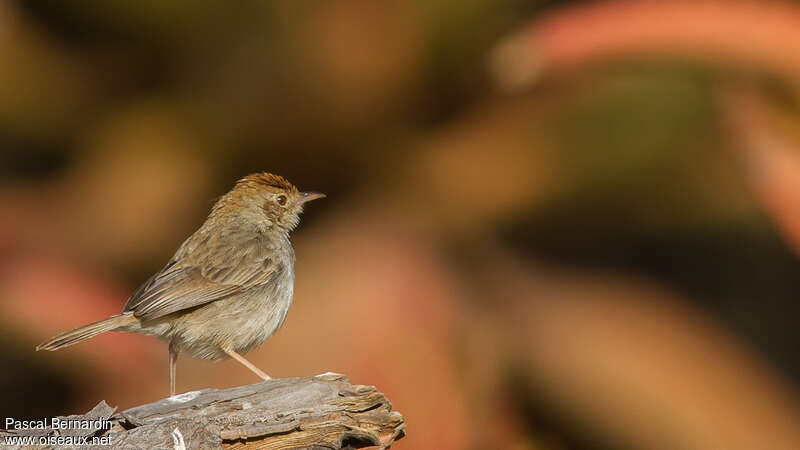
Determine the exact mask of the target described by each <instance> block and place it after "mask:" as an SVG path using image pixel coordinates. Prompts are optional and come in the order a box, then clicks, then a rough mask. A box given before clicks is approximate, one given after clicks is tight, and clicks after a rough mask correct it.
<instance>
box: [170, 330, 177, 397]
mask: <svg viewBox="0 0 800 450" xmlns="http://www.w3.org/2000/svg"><path fill="white" fill-rule="evenodd" d="M177 368H178V349H176V348H175V346H173V345H172V342H170V343H169V396H170V397H172V396H173V395H175V374H176V372H177Z"/></svg>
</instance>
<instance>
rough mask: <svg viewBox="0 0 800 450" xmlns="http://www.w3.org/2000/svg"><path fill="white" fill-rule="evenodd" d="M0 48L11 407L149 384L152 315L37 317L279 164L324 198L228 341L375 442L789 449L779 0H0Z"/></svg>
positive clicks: (794, 138)
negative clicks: (346, 380)
mask: <svg viewBox="0 0 800 450" xmlns="http://www.w3.org/2000/svg"><path fill="white" fill-rule="evenodd" d="M0 67H2V70H0V345H1V346H2V348H3V350H2V352H0V365H2V367H3V369H2V370H1V371H0V415H2V416H3V417H8V416H11V417H15V418H18V419H19V418H42V417H48V416H51V415H56V414H68V413H77V412H83V411H86V410H88V409H89V408H91V407H92V406H93V405H94V404H96V403H97V402H98V401H99V400H100V399H105V400H106V401H107V402H108V403H109V404H111V405H115V406H118V407H119V408H128V407H132V406H134V405H138V404H142V403H146V402H151V401H155V400H157V399H159V398H162V397H163V396H165V395H166V394H167V392H168V379H169V375H168V366H167V361H168V357H167V347H166V345H165V344H164V343H162V342H160V341H158V340H156V339H155V338H151V337H143V336H136V335H125V334H118V333H109V334H107V335H103V336H100V337H97V338H95V339H93V340H91V341H88V342H85V343H83V344H81V345H77V346H75V347H71V348H69V349H66V350H63V351H59V352H56V353H35V352H34V351H33V349H34V347H35V345H36V344H38V343H40V342H42V341H44V340H45V339H47V338H49V337H50V336H53V335H55V334H57V333H60V332H63V331H66V330H69V329H71V328H74V327H77V326H79V325H83V324H85V323H88V322H91V321H95V320H99V319H102V318H105V317H107V316H109V315H112V314H115V313H117V312H119V311H120V309H121V308H122V306H123V304H124V302H125V300H126V298H127V296H128V295H129V294H130V293H131V292H132V291H133V290H134V289H135V288H136V287H137V286H138V285H139V283H141V282H143V281H144V280H146V279H147V278H148V277H149V276H150V275H151V274H152V273H154V272H155V271H157V270H158V269H160V268H161V267H162V266H163V264H164V263H165V262H166V261H167V260H168V259H169V257H170V256H171V255H172V253H173V252H174V251H175V249H177V247H178V245H180V243H181V242H182V240H183V239H184V238H185V237H186V236H188V235H189V234H190V233H192V232H193V231H194V230H195V229H196V228H197V227H198V226H199V225H200V223H202V221H203V220H204V218H205V215H206V214H207V213H208V211H209V208H210V206H211V205H212V203H213V201H214V199H215V198H216V197H217V196H219V195H221V194H222V193H224V192H226V191H227V190H228V189H230V187H231V186H232V185H233V183H234V182H235V180H236V179H238V178H240V177H242V176H244V175H246V174H249V173H252V172H258V171H270V172H275V173H279V174H282V175H284V176H286V177H287V178H289V179H290V180H291V181H292V182H294V183H295V184H296V185H298V186H299V187H300V188H301V189H306V190H319V191H322V192H325V193H326V194H328V198H327V199H325V200H324V201H320V202H314V203H313V204H312V205H310V206H309V207H308V208H307V212H306V213H305V215H304V217H303V221H302V224H301V226H300V228H299V229H298V230H297V231H296V232H295V233H294V237H293V242H294V244H295V250H296V254H297V263H296V274H297V275H296V288H295V302H294V305H293V307H292V309H291V311H290V313H289V316H288V319H287V321H286V323H285V325H284V327H283V328H282V329H281V330H279V331H278V333H277V334H276V335H275V336H274V337H273V338H272V339H270V340H269V341H268V342H267V343H266V344H265V345H263V346H262V347H260V348H258V349H256V350H254V351H252V352H251V353H249V354H248V358H249V359H250V360H251V361H253V362H254V363H255V364H256V365H258V366H259V367H261V368H262V369H264V370H265V371H266V372H267V373H269V374H270V375H272V376H274V377H292V376H311V375H315V374H319V373H323V372H326V371H335V372H341V373H344V374H347V375H348V376H349V377H350V379H351V380H352V381H353V382H354V383H357V384H371V385H375V386H377V387H378V388H379V389H380V390H381V391H383V392H385V393H386V394H387V396H388V397H389V398H390V399H391V400H392V402H393V405H394V408H395V409H397V410H399V411H401V412H402V413H403V414H404V415H405V417H406V420H407V423H408V436H407V437H406V438H405V439H403V440H402V441H400V442H399V443H398V444H397V448H442V449H465V448H503V449H710V448H714V449H723V448H724V449H789V448H795V449H796V448H800V397H798V387H799V386H800V352H798V340H799V339H800V328H799V327H798V326H797V323H798V314H800V306H798V295H800V260H799V259H798V255H800V253H798V252H800V83H798V79H800V78H799V76H800V2H774V1H758V2H756V1H752V2H742V1H705V2H692V1H669V2H661V1H647V2H644V1H642V2H631V1H624V2H618V1H610V2H591V1H554V0H542V1H536V0H531V1H522V0H491V1H490V0H460V1H453V0H426V1H418V0H417V1H384V2H375V1H367V0H344V1H335V2H325V1H314V2H293V1H271V2H210V1H191V2H189V1H171V2H162V1H157V0H145V1H139V2H106V1H100V0H89V1H80V2H59V1H38V2H21V1H20V2H17V1H4V2H0ZM256 381H257V380H256V379H255V378H254V376H253V375H252V374H251V373H250V372H248V371H247V370H246V369H244V368H243V367H241V366H240V365H238V364H235V363H233V362H220V363H212V362H207V361H194V360H189V359H186V358H181V360H180V361H179V364H178V390H179V391H189V390H195V389H201V388H204V387H219V388H224V387H230V386H234V385H240V384H247V383H253V382H256Z"/></svg>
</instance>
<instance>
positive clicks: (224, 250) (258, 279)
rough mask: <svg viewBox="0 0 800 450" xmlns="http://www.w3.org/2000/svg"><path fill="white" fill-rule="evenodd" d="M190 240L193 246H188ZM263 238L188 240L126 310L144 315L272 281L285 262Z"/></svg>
mask: <svg viewBox="0 0 800 450" xmlns="http://www.w3.org/2000/svg"><path fill="white" fill-rule="evenodd" d="M187 244H188V245H190V248H188V249H187V248H186V247H187ZM270 254H271V252H270V251H269V248H268V247H265V246H264V245H263V243H262V242H260V241H259V240H257V239H251V240H249V241H246V242H225V240H206V241H204V242H203V243H202V244H201V245H197V246H191V242H190V241H187V243H186V244H184V245H183V246H182V247H181V249H180V250H178V253H176V255H175V257H174V258H173V259H172V260H171V261H170V262H169V263H168V264H167V265H166V266H165V267H164V268H163V269H161V270H160V271H159V272H158V273H156V274H155V275H153V276H152V277H151V278H150V279H149V280H147V281H146V282H145V283H144V284H142V286H140V287H139V289H137V290H136V292H134V293H133V295H131V297H130V299H128V303H127V304H126V305H125V309H124V311H133V315H134V316H136V317H138V318H140V319H142V320H149V319H156V318H158V317H162V316H165V315H167V314H171V313H174V312H176V311H181V310H184V309H188V308H192V307H195V306H199V305H203V304H206V303H209V302H213V301H215V300H219V299H222V298H225V297H228V296H230V295H233V294H237V293H239V292H243V291H246V290H248V289H250V288H253V287H255V286H259V285H262V284H265V283H267V282H269V281H270V280H271V279H272V278H273V277H274V276H275V274H276V273H277V272H278V271H279V270H283V268H281V267H277V266H276V265H275V264H273V263H272V259H271V258H270Z"/></svg>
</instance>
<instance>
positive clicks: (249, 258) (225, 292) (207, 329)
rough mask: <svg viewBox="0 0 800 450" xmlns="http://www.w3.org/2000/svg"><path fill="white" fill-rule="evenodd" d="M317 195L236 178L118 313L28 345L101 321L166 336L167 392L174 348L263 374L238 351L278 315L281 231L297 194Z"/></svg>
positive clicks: (290, 220)
mask: <svg viewBox="0 0 800 450" xmlns="http://www.w3.org/2000/svg"><path fill="white" fill-rule="evenodd" d="M323 197H325V194H322V193H319V192H301V191H299V190H298V189H297V188H296V187H295V186H294V185H292V184H291V183H290V182H289V181H288V180H286V179H285V178H283V177H282V176H280V175H275V174H271V173H267V172H261V173H255V174H251V175H248V176H246V177H244V178H242V179H240V180H238V181H237V182H236V184H235V186H234V187H233V188H232V189H231V190H230V191H229V192H228V193H226V194H225V195H223V196H222V197H220V198H219V199H218V200H217V201H216V202H215V203H214V205H213V207H212V208H211V212H210V213H209V215H208V217H207V219H206V220H205V222H204V223H203V224H202V225H201V226H200V228H199V229H198V230H197V231H195V232H194V233H193V234H192V235H191V236H189V237H188V238H187V239H186V240H185V241H184V242H183V244H181V246H180V247H179V248H178V250H177V251H176V252H175V254H174V256H172V258H171V259H170V260H169V261H168V262H167V264H166V265H165V266H164V267H163V268H162V269H161V270H159V271H158V272H156V273H155V274H154V275H153V276H152V277H150V279H148V280H147V281H145V282H144V283H143V284H142V285H141V286H140V287H139V288H138V289H137V290H136V291H135V292H134V293H133V294H132V295H131V296H130V297H129V298H128V300H127V303H126V304H125V306H124V308H123V310H122V313H120V314H117V315H115V316H112V317H109V318H107V319H105V320H101V321H99V322H94V323H91V324H88V325H85V326H82V327H80V328H76V329H74V330H72V331H68V332H66V333H63V334H60V335H58V336H55V337H53V338H51V339H50V340H48V341H46V342H44V343H42V344H40V345H38V346H37V347H36V350H37V351H40V350H48V351H54V350H59V349H62V348H65V347H69V346H71V345H73V344H77V343H78V342H81V341H84V340H86V339H89V338H92V337H94V336H97V335H99V334H101V333H105V332H107V331H122V332H128V333H138V334H145V335H153V336H157V337H160V338H162V339H164V340H166V341H167V342H168V344H169V346H168V348H169V374H170V386H169V392H170V396H173V395H175V379H176V367H177V360H178V355H179V354H188V355H189V356H191V357H193V358H196V359H210V360H224V359H229V358H233V359H234V360H236V361H238V362H239V363H241V364H242V365H244V366H245V367H247V368H248V369H250V370H251V371H252V372H253V373H255V374H256V375H257V376H258V377H260V378H262V379H264V380H269V379H270V377H269V375H267V374H266V373H264V372H263V371H262V370H261V369H259V368H258V367H256V366H255V365H254V364H253V363H251V362H250V361H248V360H247V359H245V357H244V356H242V355H243V354H245V353H247V352H248V351H249V350H251V349H253V348H255V347H257V346H259V345H261V344H263V343H264V342H265V341H266V340H267V339H269V338H270V337H271V336H272V335H273V334H274V333H275V331H277V330H278V328H280V327H281V326H282V325H283V323H284V321H285V319H286V315H287V314H288V311H289V307H290V306H291V303H292V297H293V294H294V259H295V256H294V249H293V248H292V244H291V242H290V240H289V234H290V233H291V232H292V231H293V230H294V229H295V228H296V227H297V225H298V224H299V222H300V214H301V213H302V211H303V207H304V206H305V204H306V203H308V202H310V201H312V200H316V199H319V198H323Z"/></svg>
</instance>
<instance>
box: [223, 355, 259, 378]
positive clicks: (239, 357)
mask: <svg viewBox="0 0 800 450" xmlns="http://www.w3.org/2000/svg"><path fill="white" fill-rule="evenodd" d="M221 348H222V351H223V352H225V353H227V354H228V356H230V357H231V358H233V359H235V360H236V361H239V362H240V363H242V365H243V366H245V367H247V368H248V369H250V370H252V371H253V373H254V374H256V375H258V376H259V377H260V378H261V379H262V380H269V379H270V376H269V375H267V374H265V373H264V372H263V371H262V370H261V369H259V368H258V367H256V366H255V365H253V363H251V362H250V361H248V360H246V359H245V358H244V356H242V355H240V354H238V353H236V352H235V351H233V350H231V349H229V348H225V347H221Z"/></svg>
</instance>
